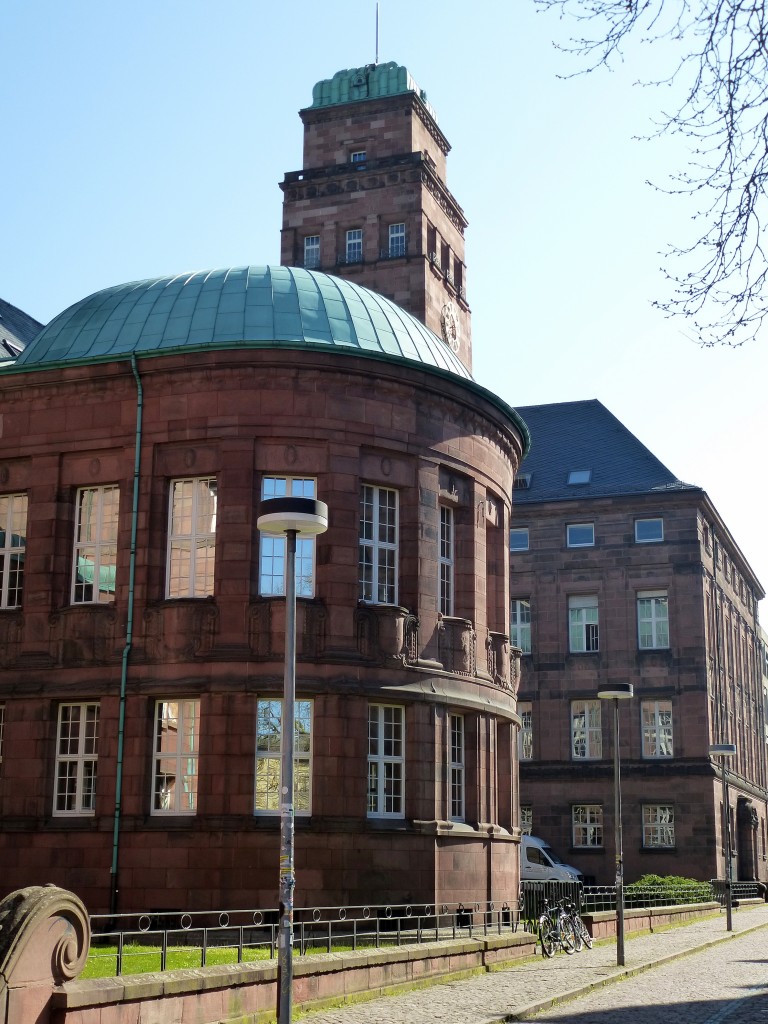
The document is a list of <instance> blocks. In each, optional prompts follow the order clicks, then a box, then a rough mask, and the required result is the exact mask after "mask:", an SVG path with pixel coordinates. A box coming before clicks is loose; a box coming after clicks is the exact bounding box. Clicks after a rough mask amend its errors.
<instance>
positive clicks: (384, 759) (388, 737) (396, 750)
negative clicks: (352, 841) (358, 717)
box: [368, 704, 405, 818]
mask: <svg viewBox="0 0 768 1024" xmlns="http://www.w3.org/2000/svg"><path fill="white" fill-rule="evenodd" d="M404 770H405V722H404V714H403V708H401V707H393V706H392V705H388V704H371V705H370V706H369V708H368V817H369V818H372V817H382V818H402V817H403V815H404V813H405V788H404V787H405V778H404Z"/></svg>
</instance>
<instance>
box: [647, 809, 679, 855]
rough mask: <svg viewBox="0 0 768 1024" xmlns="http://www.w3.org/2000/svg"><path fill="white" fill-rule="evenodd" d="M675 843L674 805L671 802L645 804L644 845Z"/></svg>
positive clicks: (667, 845)
mask: <svg viewBox="0 0 768 1024" xmlns="http://www.w3.org/2000/svg"><path fill="white" fill-rule="evenodd" d="M674 845H675V809H674V807H673V806H672V805H671V804H643V846H646V847H648V846H650V847H654V846H664V847H670V846H674Z"/></svg>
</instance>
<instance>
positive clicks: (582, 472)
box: [568, 469, 592, 487]
mask: <svg viewBox="0 0 768 1024" xmlns="http://www.w3.org/2000/svg"><path fill="white" fill-rule="evenodd" d="M591 481H592V470H591V469H572V470H571V472H570V473H569V474H568V486H569V487H570V486H572V485H573V484H588V483H591Z"/></svg>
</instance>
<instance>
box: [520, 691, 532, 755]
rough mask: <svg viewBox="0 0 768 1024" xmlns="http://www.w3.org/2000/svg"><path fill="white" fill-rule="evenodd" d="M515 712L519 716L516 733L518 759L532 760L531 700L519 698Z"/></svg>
mask: <svg viewBox="0 0 768 1024" xmlns="http://www.w3.org/2000/svg"><path fill="white" fill-rule="evenodd" d="M517 713H518V715H519V716H520V731H519V732H518V734H517V759H518V761H532V760H533V702H532V701H530V700H522V701H521V700H519V701H518V702H517Z"/></svg>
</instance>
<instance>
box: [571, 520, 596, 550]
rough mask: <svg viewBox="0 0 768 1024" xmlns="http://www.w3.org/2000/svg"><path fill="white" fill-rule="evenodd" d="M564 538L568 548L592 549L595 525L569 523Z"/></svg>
mask: <svg viewBox="0 0 768 1024" xmlns="http://www.w3.org/2000/svg"><path fill="white" fill-rule="evenodd" d="M565 537H566V543H567V545H568V547H569V548H592V547H594V546H595V524H594V523H569V524H568V525H567V526H566V528H565Z"/></svg>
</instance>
